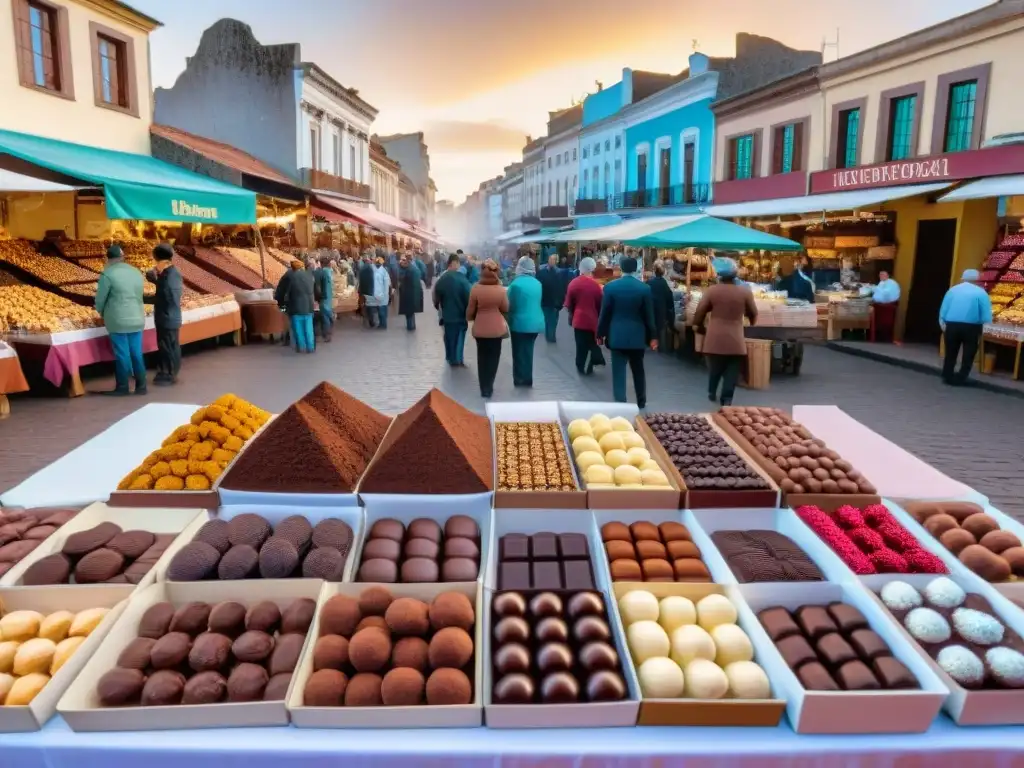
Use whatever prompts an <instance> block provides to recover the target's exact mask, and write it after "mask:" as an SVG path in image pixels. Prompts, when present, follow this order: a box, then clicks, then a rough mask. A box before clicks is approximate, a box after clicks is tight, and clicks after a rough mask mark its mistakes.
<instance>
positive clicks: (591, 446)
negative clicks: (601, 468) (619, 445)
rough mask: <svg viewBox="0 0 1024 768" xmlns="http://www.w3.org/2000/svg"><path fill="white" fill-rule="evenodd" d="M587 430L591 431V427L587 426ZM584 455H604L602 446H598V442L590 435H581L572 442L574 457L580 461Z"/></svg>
mask: <svg viewBox="0 0 1024 768" xmlns="http://www.w3.org/2000/svg"><path fill="white" fill-rule="evenodd" d="M587 429H590V425H589V424H588V425H587ZM584 453H596V454H597V455H598V456H601V455H603V454H602V452H601V446H600V445H598V444H597V440H595V439H594V438H592V437H591V436H590V435H580V436H579V437H577V438H576V439H575V440H573V441H572V455H573V456H575V457H576V458H577V459H579V457H580V456H582V455H583V454H584Z"/></svg>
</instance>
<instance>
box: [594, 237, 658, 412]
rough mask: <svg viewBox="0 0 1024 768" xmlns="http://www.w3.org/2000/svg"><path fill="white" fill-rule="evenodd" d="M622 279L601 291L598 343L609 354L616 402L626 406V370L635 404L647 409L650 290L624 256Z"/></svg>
mask: <svg viewBox="0 0 1024 768" xmlns="http://www.w3.org/2000/svg"><path fill="white" fill-rule="evenodd" d="M620 268H621V269H622V277H620V278H619V279H618V280H612V281H611V282H610V283H608V285H606V286H605V287H604V297H603V299H602V300H601V314H600V316H599V317H598V319H597V337H598V343H599V344H600V343H601V340H602V339H603V340H604V341H606V342H607V346H608V349H610V350H611V351H612V391H613V393H614V396H615V401H616V402H618V403H625V402H626V366H627V365H628V366H629V368H630V370H631V371H632V372H633V389H635V390H636V404H637V406H638V407H639V408H640V409H641V410H643V409H644V408H646V407H647V377H646V375H645V373H644V349H645V348H647V347H648V346H649V347H650V348H651V349H653V350H657V348H658V338H657V330H656V329H655V327H654V300H653V299H652V298H651V289H650V287H649V286H647V285H645V284H644V283H642V282H640V280H639V279H638V278H637V277H636V271H637V261H636V259H634V258H633V257H631V256H627V257H625V258H623V259H622V261H621V262H620Z"/></svg>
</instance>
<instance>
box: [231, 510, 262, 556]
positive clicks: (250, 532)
mask: <svg viewBox="0 0 1024 768" xmlns="http://www.w3.org/2000/svg"><path fill="white" fill-rule="evenodd" d="M269 536H270V523H268V522H267V520H266V518H264V517H262V516H261V515H257V514H255V513H253V512H244V513H242V514H241V515H238V516H236V517H233V518H231V520H229V521H228V541H230V542H231V543H232V544H233V545H235V546H238V545H239V544H247V545H248V546H250V547H252V548H253V549H256V550H258V549H259V548H260V545H262V544H263V542H264V541H266V540H267V538H268V537H269Z"/></svg>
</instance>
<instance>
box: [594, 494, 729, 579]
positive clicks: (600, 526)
mask: <svg viewBox="0 0 1024 768" xmlns="http://www.w3.org/2000/svg"><path fill="white" fill-rule="evenodd" d="M680 519H682V520H686V521H689V523H690V524H689V525H688V524H687V523H686V522H680ZM693 521H694V518H693V516H692V515H691V514H690V513H689V512H682V513H680V512H679V511H678V510H676V511H668V510H665V511H658V510H639V511H636V512H627V511H625V510H604V511H595V512H594V525H595V526H596V528H597V537H596V538H597V539H598V540H599V541H600V543H601V547H602V548H603V549H604V553H605V556H604V557H603V558H602V557H599V556H596V557H595V560H594V568H595V569H596V570H599V571H600V572H601V575H600V579H601V580H608V581H610V582H618V581H628V582H638V581H680V582H697V583H707V582H710V581H712V578H711V572H710V570H709V569H708V566H707V564H706V563H705V562H704V556H705V555H704V549H705V548H707V547H709V546H710V543H709V542H708V540H707V537H706V536H705V537H703V540H701V537H700V531H699V530H697V529H696V526H695V525H693ZM701 541H703V543H701ZM606 569H607V570H606Z"/></svg>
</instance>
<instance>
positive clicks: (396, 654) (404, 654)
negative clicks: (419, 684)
mask: <svg viewBox="0 0 1024 768" xmlns="http://www.w3.org/2000/svg"><path fill="white" fill-rule="evenodd" d="M429 653H430V650H429V646H428V645H427V641H426V640H424V639H423V638H422V637H403V638H401V639H400V640H399V641H398V642H397V643H395V647H394V649H393V650H392V652H391V666H393V667H411V668H412V669H418V670H419V671H420V672H426V671H427V659H428V656H429Z"/></svg>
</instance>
